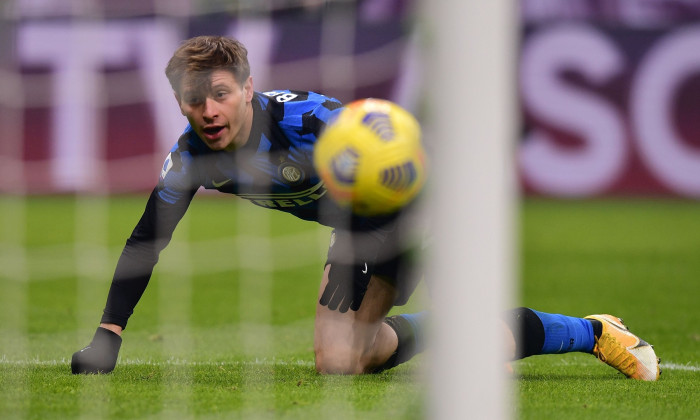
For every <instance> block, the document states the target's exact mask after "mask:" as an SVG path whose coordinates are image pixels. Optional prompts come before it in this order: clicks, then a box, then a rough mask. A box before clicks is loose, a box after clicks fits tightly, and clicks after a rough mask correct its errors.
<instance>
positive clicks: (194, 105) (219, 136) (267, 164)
mask: <svg viewBox="0 0 700 420" xmlns="http://www.w3.org/2000/svg"><path fill="white" fill-rule="evenodd" d="M165 72H166V76H167V77H168V80H169V82H170V84H171V86H172V88H173V91H174V93H175V99H176V100H177V103H178V105H179V107H180V110H181V112H182V114H183V115H184V116H185V117H187V120H188V122H189V125H188V126H187V127H186V129H185V131H184V133H183V134H182V135H181V136H180V138H179V139H178V141H177V143H176V144H175V146H174V147H173V148H172V150H171V151H170V154H169V155H168V156H167V158H166V159H165V163H164V165H163V168H162V171H161V174H160V179H159V182H158V184H157V186H156V187H155V188H154V190H153V191H152V193H151V195H150V197H149V199H148V202H147V204H146V208H145V211H144V213H143V216H142V217H141V219H140V220H139V221H138V224H137V225H136V227H135V228H134V230H133V232H132V234H131V236H130V237H129V239H128V240H127V242H126V245H125V247H124V250H123V252H122V254H121V256H120V258H119V261H118V263H117V266H116V269H115V273H114V277H113V280H112V284H111V287H110V290H109V294H108V296H107V303H106V306H105V309H104V313H103V315H102V319H101V323H100V325H99V327H98V328H97V331H96V333H95V335H94V337H93V340H92V342H91V343H90V345H88V346H87V347H85V348H83V349H82V350H80V351H78V352H76V353H74V354H73V357H72V360H71V368H72V372H73V373H108V372H111V371H112V370H113V369H114V368H115V366H116V362H117V356H118V353H119V349H120V347H121V343H122V339H121V335H122V332H123V330H124V329H125V328H126V325H127V321H128V319H129V317H130V316H131V314H132V313H133V310H134V307H135V306H136V304H137V302H138V301H139V299H140V298H141V295H142V294H143V292H144V291H145V289H146V286H147V285H148V282H149V279H150V277H151V273H152V271H153V268H154V266H155V264H156V262H157V261H158V256H159V253H160V252H161V250H163V249H164V248H165V246H166V245H167V244H168V242H169V241H170V239H171V236H172V233H173V231H174V229H175V227H176V225H177V223H178V222H179V221H180V219H181V218H182V217H183V215H184V214H185V212H186V211H187V208H188V205H189V203H190V201H191V200H192V198H193V197H194V195H195V193H196V191H197V190H198V189H199V188H200V187H204V188H206V189H215V190H218V191H220V192H223V193H230V194H235V195H238V196H239V197H242V198H244V199H247V200H250V201H251V202H253V203H254V204H256V205H258V206H261V207H264V208H269V209H275V210H280V211H284V212H287V213H291V214H293V215H295V216H297V217H299V218H301V219H305V220H310V221H316V222H319V223H321V224H324V225H327V226H330V227H333V228H334V230H333V232H332V234H331V244H330V246H329V250H328V256H327V261H326V264H325V269H324V271H323V276H322V280H321V284H320V288H319V294H318V301H317V305H316V317H315V331H314V353H315V360H316V369H317V370H318V371H319V372H320V373H329V374H360V373H375V372H381V371H383V370H386V369H389V368H392V367H394V366H396V365H398V364H400V363H403V362H405V361H406V360H409V359H410V358H411V357H412V356H413V355H414V354H416V353H417V352H419V351H421V350H423V348H424V347H425V337H424V335H425V334H424V330H425V328H426V324H427V316H428V315H427V313H425V312H422V313H418V314H403V315H397V316H392V317H388V318H387V317H386V315H387V314H388V312H389V310H390V309H391V308H392V307H393V306H394V305H401V304H404V303H406V301H407V300H408V298H409V296H410V295H411V293H412V292H413V290H414V287H415V281H414V280H413V279H414V278H415V276H411V275H409V274H408V273H409V272H410V270H409V269H408V268H407V267H409V266H410V259H409V258H408V256H407V255H406V253H405V252H403V251H402V245H401V229H399V228H397V226H398V225H399V224H400V223H399V218H400V217H399V215H398V214H396V215H389V216H382V217H361V216H358V215H354V214H349V212H348V210H346V209H343V208H341V207H339V206H338V205H337V204H336V203H335V202H333V200H331V199H330V198H329V195H328V194H326V190H325V187H324V185H323V183H322V182H321V180H320V179H319V176H318V174H317V173H316V171H315V169H314V167H313V164H312V156H313V148H314V144H315V142H316V139H317V136H318V135H319V133H320V132H321V131H322V130H323V128H324V127H325V126H326V124H327V123H328V122H329V121H330V120H331V119H332V118H333V117H334V115H335V114H337V113H339V112H340V111H341V109H342V104H341V103H340V102H338V101H337V100H335V99H332V98H329V97H326V96H323V95H320V94H317V93H314V92H302V91H290V90H279V91H272V92H265V93H259V92H255V91H254V89H253V79H252V77H251V76H250V68H249V64H248V60H247V51H246V49H245V47H244V46H243V45H242V44H241V43H239V42H238V41H236V40H233V39H229V38H225V37H218V36H201V37H196V38H192V39H190V40H187V41H186V42H184V43H183V44H182V45H181V46H180V47H179V48H178V49H177V50H176V51H175V53H174V54H173V56H172V58H171V59H170V61H169V63H168V65H167V67H166V71H165ZM506 319H507V322H505V323H503V325H504V326H507V327H506V331H507V332H508V336H509V337H510V338H511V345H512V355H513V357H526V356H530V355H533V354H543V353H562V352H567V351H587V352H591V353H594V354H596V355H597V356H598V357H599V358H600V359H601V360H604V361H606V362H607V363H608V364H610V365H611V366H613V367H615V368H617V369H618V370H620V371H622V372H623V373H624V374H625V375H627V376H629V377H636V378H639V379H656V377H657V376H658V362H657V359H656V356H655V355H654V353H653V350H652V349H651V347H650V346H649V345H648V344H647V343H645V342H643V341H641V340H639V339H638V338H637V337H636V336H634V335H632V334H631V333H630V332H628V331H627V329H626V328H625V327H624V326H623V325H622V324H621V322H620V321H619V320H617V318H614V317H610V316H604V315H600V316H592V317H589V318H588V319H580V318H571V317H565V316H562V315H551V314H545V313H541V312H535V311H532V310H530V309H525V308H520V309H518V310H514V311H511V312H510V313H509V315H508V316H507V317H506ZM516 338H517V339H516ZM652 377H653V378H652Z"/></svg>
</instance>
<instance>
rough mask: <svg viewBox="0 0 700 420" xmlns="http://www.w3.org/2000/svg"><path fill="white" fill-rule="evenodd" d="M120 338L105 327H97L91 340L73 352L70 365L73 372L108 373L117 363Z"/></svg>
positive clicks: (120, 343)
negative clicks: (82, 347)
mask: <svg viewBox="0 0 700 420" xmlns="http://www.w3.org/2000/svg"><path fill="white" fill-rule="evenodd" d="M121 345H122V338H121V337H120V336H119V334H117V333H115V332H113V331H110V330H108V329H106V328H102V327H98V328H97V331H96V332H95V336H94V337H93V338H92V342H90V344H89V345H88V346H87V347H85V348H84V349H82V350H79V351H76V352H75V353H73V358H72V359H71V363H70V367H71V371H72V372H73V374H79V373H109V372H111V371H112V370H114V367H115V366H116V365H117V356H118V355H119V348H120V347H121Z"/></svg>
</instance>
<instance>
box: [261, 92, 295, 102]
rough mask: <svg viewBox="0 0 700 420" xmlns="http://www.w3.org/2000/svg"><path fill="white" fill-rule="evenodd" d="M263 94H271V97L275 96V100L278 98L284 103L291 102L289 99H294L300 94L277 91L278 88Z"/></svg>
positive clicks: (278, 100)
mask: <svg viewBox="0 0 700 420" xmlns="http://www.w3.org/2000/svg"><path fill="white" fill-rule="evenodd" d="M263 94H264V95H265V96H269V97H271V98H275V100H276V101H277V102H280V103H282V102H289V101H291V100H292V99H294V98H296V97H297V96H299V95H297V94H295V93H289V92H280V91H277V90H273V91H270V92H265V93H263Z"/></svg>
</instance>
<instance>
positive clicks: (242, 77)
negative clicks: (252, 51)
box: [165, 36, 250, 93]
mask: <svg viewBox="0 0 700 420" xmlns="http://www.w3.org/2000/svg"><path fill="white" fill-rule="evenodd" d="M215 70H227V71H229V72H231V73H232V74H233V75H234V77H235V78H236V81H238V83H240V84H241V85H242V84H243V83H244V82H245V81H246V80H247V79H248V77H249V76H250V65H249V64H248V50H247V49H246V47H245V46H244V45H243V44H242V43H240V42H239V41H237V40H235V39H232V38H227V37H223V36H198V37H194V38H190V39H188V40H186V41H184V42H183V43H182V45H180V47H179V48H178V49H177V50H175V52H174V53H173V56H172V57H171V58H170V61H168V65H167V67H166V68H165V75H166V76H167V78H168V81H169V82H170V86H172V88H173V90H174V91H175V92H178V93H179V90H180V87H181V85H180V84H181V82H182V80H183V78H185V77H188V78H189V77H196V76H197V75H201V76H204V79H208V76H209V75H210V74H211V72H213V71H215Z"/></svg>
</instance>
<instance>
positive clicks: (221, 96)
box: [215, 90, 228, 99]
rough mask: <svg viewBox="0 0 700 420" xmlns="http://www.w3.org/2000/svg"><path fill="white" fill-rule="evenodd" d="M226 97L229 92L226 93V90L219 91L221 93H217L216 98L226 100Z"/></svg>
mask: <svg viewBox="0 0 700 420" xmlns="http://www.w3.org/2000/svg"><path fill="white" fill-rule="evenodd" d="M226 95H228V92H227V91H225V90H219V91H217V92H216V93H215V96H216V98H217V99H222V98H225V97H226Z"/></svg>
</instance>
